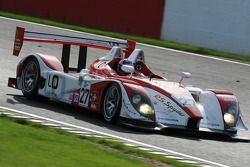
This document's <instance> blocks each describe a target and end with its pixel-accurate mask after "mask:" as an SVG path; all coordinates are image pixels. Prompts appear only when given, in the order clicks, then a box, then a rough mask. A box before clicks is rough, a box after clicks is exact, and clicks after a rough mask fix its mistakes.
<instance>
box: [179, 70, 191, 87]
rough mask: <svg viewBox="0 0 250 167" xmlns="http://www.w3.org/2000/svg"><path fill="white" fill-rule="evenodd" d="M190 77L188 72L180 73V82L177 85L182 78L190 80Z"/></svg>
mask: <svg viewBox="0 0 250 167" xmlns="http://www.w3.org/2000/svg"><path fill="white" fill-rule="evenodd" d="M190 77H191V73H190V72H182V73H181V80H180V81H179V84H181V82H182V80H183V79H184V78H190Z"/></svg>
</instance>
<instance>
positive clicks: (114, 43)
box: [109, 42, 119, 46]
mask: <svg viewBox="0 0 250 167" xmlns="http://www.w3.org/2000/svg"><path fill="white" fill-rule="evenodd" d="M109 44H110V45H111V46H119V43H117V42H109Z"/></svg>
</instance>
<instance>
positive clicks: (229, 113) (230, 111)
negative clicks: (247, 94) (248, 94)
mask: <svg viewBox="0 0 250 167" xmlns="http://www.w3.org/2000/svg"><path fill="white" fill-rule="evenodd" d="M238 114H239V113H238V106H237V105H236V104H231V105H229V107H228V108H227V110H226V112H225V113H224V121H225V123H226V124H227V125H228V126H234V125H235V121H236V118H237V117H238Z"/></svg>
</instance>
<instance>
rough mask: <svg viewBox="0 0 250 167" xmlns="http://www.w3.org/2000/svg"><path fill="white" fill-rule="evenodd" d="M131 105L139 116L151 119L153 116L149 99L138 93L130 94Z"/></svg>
mask: <svg viewBox="0 0 250 167" xmlns="http://www.w3.org/2000/svg"><path fill="white" fill-rule="evenodd" d="M130 101H131V104H132V105H133V107H134V108H135V110H136V111H138V112H139V113H140V114H142V115H144V116H147V117H151V116H152V115H153V114H154V109H153V107H152V105H151V101H150V99H149V98H148V97H147V96H145V95H143V94H141V93H138V92H134V93H132V96H131V98H130Z"/></svg>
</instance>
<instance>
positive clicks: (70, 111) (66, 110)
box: [6, 94, 151, 135]
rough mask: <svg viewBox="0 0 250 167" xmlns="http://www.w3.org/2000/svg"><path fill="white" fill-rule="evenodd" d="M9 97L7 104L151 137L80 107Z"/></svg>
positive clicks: (16, 96)
mask: <svg viewBox="0 0 250 167" xmlns="http://www.w3.org/2000/svg"><path fill="white" fill-rule="evenodd" d="M7 95H8V96H12V97H13V98H7V99H6V102H7V103H9V104H13V105H15V104H24V105H27V106H31V107H34V108H37V109H45V110H49V111H51V112H55V113H60V114H65V115H68V116H71V117H74V118H75V119H77V120H81V121H84V122H87V123H90V124H93V125H96V126H99V127H104V128H107V129H111V130H113V131H118V132H122V133H133V134H134V133H136V134H147V135H150V134H151V133H150V132H147V131H145V132H143V131H140V130H138V131H134V130H132V129H130V128H127V127H126V126H118V125H114V124H109V123H107V122H106V121H105V120H104V119H103V117H102V115H101V114H99V113H95V112H90V111H88V110H86V109H83V108H80V107H73V106H70V105H68V104H64V103H60V102H57V101H53V100H49V99H47V98H42V97H40V98H38V99H27V98H26V97H24V96H22V95H14V94H7Z"/></svg>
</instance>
